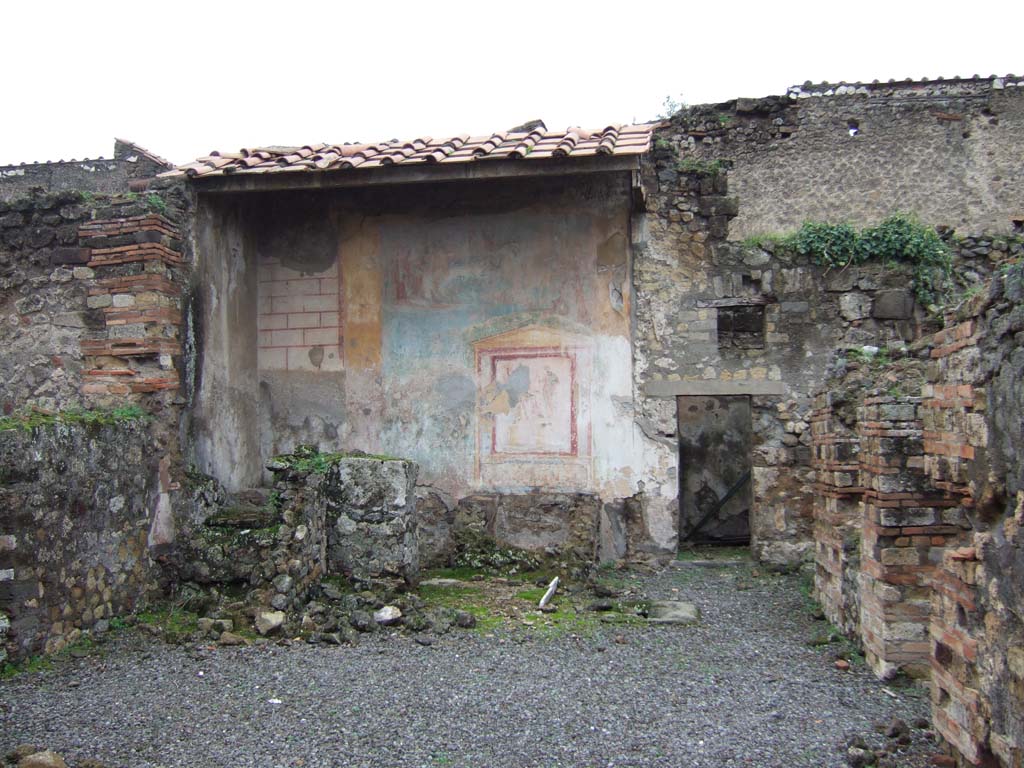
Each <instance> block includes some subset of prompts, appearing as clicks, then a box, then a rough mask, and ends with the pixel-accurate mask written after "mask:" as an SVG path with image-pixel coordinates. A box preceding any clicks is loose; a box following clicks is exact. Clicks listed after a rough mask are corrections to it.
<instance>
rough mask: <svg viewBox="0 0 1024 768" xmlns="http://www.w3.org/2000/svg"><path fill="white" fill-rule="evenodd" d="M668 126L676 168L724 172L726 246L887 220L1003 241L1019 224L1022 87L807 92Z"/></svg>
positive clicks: (726, 107) (985, 83) (949, 85)
mask: <svg viewBox="0 0 1024 768" xmlns="http://www.w3.org/2000/svg"><path fill="white" fill-rule="evenodd" d="M671 122H672V125H673V127H674V129H675V130H676V131H677V132H678V134H679V136H680V138H681V141H680V144H679V148H680V150H681V157H683V158H685V159H687V160H689V161H693V162H696V163H701V162H709V161H714V160H720V161H728V162H730V163H731V166H732V167H731V171H730V174H729V180H730V186H731V190H732V193H733V194H735V195H737V196H738V197H739V199H740V211H739V215H738V216H737V217H736V219H735V221H734V222H733V224H732V227H731V234H732V236H733V237H734V238H738V239H742V238H745V237H747V236H750V235H757V234H764V233H774V232H785V231H789V230H793V229H796V228H797V227H799V226H800V225H801V224H802V223H803V222H804V221H806V220H814V221H835V222H840V221H848V222H851V223H854V224H868V223H876V222H877V221H879V220H880V219H882V218H884V217H885V216H887V215H889V214H890V213H893V212H895V211H905V212H913V213H916V214H917V215H919V216H920V217H921V219H922V221H924V222H925V223H928V224H932V225H938V224H946V225H951V226H954V227H956V228H958V229H961V230H963V231H971V232H981V231H989V232H993V233H1006V232H1009V231H1010V230H1011V229H1012V226H1013V224H1012V220H1013V218H1014V217H1016V218H1017V219H1018V220H1019V219H1020V218H1021V217H1022V216H1024V169H1022V167H1021V163H1020V147H1021V145H1022V144H1024V80H1022V78H995V79H991V78H981V79H961V80H946V81H931V82H924V81H922V82H917V83H914V82H909V81H908V82H899V83H892V82H890V83H876V84H855V85H839V86H836V85H827V84H823V85H811V84H810V83H808V84H806V85H805V86H803V87H802V88H800V87H798V88H793V89H790V92H789V94H787V95H786V96H772V97H768V98H762V99H746V98H744V99H735V100H732V101H728V102H723V103H721V104H713V105H701V106H695V107H691V108H687V109H684V110H682V111H681V112H679V113H678V114H676V115H675V116H673V118H672V121H671ZM851 127H853V128H855V135H851Z"/></svg>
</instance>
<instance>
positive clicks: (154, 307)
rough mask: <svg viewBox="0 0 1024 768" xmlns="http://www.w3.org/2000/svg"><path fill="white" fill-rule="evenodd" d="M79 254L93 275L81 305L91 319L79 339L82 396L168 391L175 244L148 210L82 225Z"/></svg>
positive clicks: (175, 378) (176, 326) (176, 345)
mask: <svg viewBox="0 0 1024 768" xmlns="http://www.w3.org/2000/svg"><path fill="white" fill-rule="evenodd" d="M79 238H80V244H81V246H82V249H83V254H85V256H86V257H87V258H88V262H87V266H88V268H89V269H91V270H93V272H94V277H95V280H94V281H93V283H92V284H91V285H90V288H89V298H88V300H87V301H88V307H89V309H90V310H93V311H94V312H97V313H98V314H99V318H98V320H99V322H97V323H95V326H94V330H93V331H92V332H91V333H89V334H88V336H89V337H88V338H83V339H82V341H81V349H82V354H83V355H84V356H85V359H86V365H85V370H84V374H83V381H82V394H83V396H84V397H85V398H86V399H87V400H90V401H98V402H102V401H104V400H110V399H111V396H115V397H116V399H118V400H123V399H124V398H125V397H126V396H131V395H137V394H143V393H149V392H158V391H162V390H175V389H177V388H178V386H179V375H178V370H177V368H178V366H177V360H178V359H179V358H180V356H181V305H180V301H181V288H180V285H181V282H182V278H181V277H180V273H181V266H182V255H181V242H180V240H179V237H178V232H177V229H176V228H175V227H174V225H173V224H172V223H171V222H170V221H168V220H167V219H165V218H164V217H163V216H161V215H159V214H155V213H151V214H147V215H144V216H132V217H128V218H121V219H108V220H104V221H93V222H89V223H88V224H83V225H82V226H81V227H80V228H79Z"/></svg>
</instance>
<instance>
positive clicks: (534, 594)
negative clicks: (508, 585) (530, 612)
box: [516, 587, 548, 605]
mask: <svg viewBox="0 0 1024 768" xmlns="http://www.w3.org/2000/svg"><path fill="white" fill-rule="evenodd" d="M547 591H548V590H547V587H537V588H536V589H524V590H522V591H521V592H516V597H518V598H519V599H520V600H526V601H527V602H529V603H533V604H534V605H536V604H537V603H539V602H540V599H541V598H542V597H544V594H545V593H546V592H547Z"/></svg>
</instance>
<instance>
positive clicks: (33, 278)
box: [0, 186, 190, 414]
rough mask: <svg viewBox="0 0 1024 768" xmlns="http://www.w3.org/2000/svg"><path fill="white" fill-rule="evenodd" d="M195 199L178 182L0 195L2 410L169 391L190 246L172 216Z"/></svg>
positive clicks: (181, 216) (178, 216) (182, 213)
mask: <svg viewBox="0 0 1024 768" xmlns="http://www.w3.org/2000/svg"><path fill="white" fill-rule="evenodd" d="M189 205H190V201H189V199H188V197H187V194H186V193H185V190H184V188H182V187H180V186H167V187H165V188H163V189H161V190H160V191H158V192H156V191H155V192H151V193H149V194H147V195H146V196H145V197H139V196H137V195H134V194H121V195H114V196H111V197H99V196H93V195H84V194H82V193H80V192H74V191H69V192H60V193H54V194H45V195H33V196H27V197H20V198H17V199H15V200H12V201H10V202H0V237H2V240H0V313H3V316H4V320H5V322H4V323H3V325H2V327H0V344H3V345H4V348H5V354H4V356H3V358H2V359H0V404H2V407H3V411H4V413H6V414H10V413H12V412H13V411H15V410H20V409H25V408H32V407H36V408H42V409H45V410H58V409H63V408H68V407H79V406H90V405H94V404H103V403H108V404H109V403H115V402H121V401H122V400H138V399H139V396H141V395H146V394H149V393H155V392H161V391H167V392H169V394H168V396H166V397H158V398H155V400H159V401H160V402H161V403H169V402H170V401H171V400H173V397H174V391H175V390H177V389H178V385H179V370H178V369H179V368H180V360H181V355H182V352H181V338H180V327H181V324H182V318H181V308H180V296H181V294H182V293H183V287H184V286H185V285H186V283H187V277H186V265H185V262H186V259H187V255H186V254H185V253H184V252H183V249H184V248H185V245H184V241H183V240H182V239H181V234H180V233H179V230H178V228H177V226H176V224H175V223H173V222H172V219H173V220H175V221H181V220H185V219H187V213H186V211H187V209H188V207H189ZM148 399H149V400H154V398H152V397H151V398H148Z"/></svg>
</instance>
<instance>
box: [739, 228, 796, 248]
mask: <svg viewBox="0 0 1024 768" xmlns="http://www.w3.org/2000/svg"><path fill="white" fill-rule="evenodd" d="M792 242H793V235H792V234H789V235H783V234H779V233H778V232H765V233H764V234H760V235H749V236H748V237H745V238H744V239H743V245H744V247H746V248H761V249H763V250H766V251H774V250H776V249H778V248H783V249H784V248H790V247H791V246H792Z"/></svg>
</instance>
